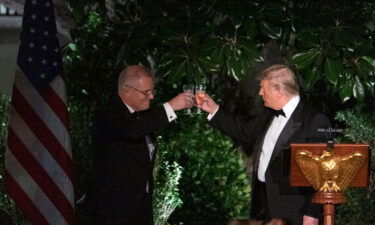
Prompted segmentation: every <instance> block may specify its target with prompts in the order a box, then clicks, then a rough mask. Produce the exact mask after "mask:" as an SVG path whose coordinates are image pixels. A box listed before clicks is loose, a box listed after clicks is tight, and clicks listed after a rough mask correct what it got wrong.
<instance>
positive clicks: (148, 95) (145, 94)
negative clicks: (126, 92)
mask: <svg viewBox="0 0 375 225" xmlns="http://www.w3.org/2000/svg"><path fill="white" fill-rule="evenodd" d="M125 86H127V87H130V88H133V89H134V90H136V91H138V92H140V93H142V94H143V95H144V96H146V98H149V97H150V95H155V91H154V90H147V91H141V90H139V89H138V88H135V87H133V86H130V85H127V84H125Z"/></svg>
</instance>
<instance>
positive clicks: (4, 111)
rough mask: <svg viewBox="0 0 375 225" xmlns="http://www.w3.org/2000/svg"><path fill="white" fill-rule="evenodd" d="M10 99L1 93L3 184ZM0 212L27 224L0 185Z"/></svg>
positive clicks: (0, 170) (0, 173)
mask: <svg viewBox="0 0 375 225" xmlns="http://www.w3.org/2000/svg"><path fill="white" fill-rule="evenodd" d="M9 106H10V99H9V97H8V96H6V95H2V94H1V93H0V182H1V183H3V179H4V170H5V165H4V162H5V150H6V148H5V146H6V137H7V130H8V118H9ZM0 210H1V211H3V212H5V213H6V214H8V215H9V216H10V217H11V218H12V219H13V221H14V222H15V223H16V224H18V225H22V224H26V223H27V222H26V221H25V219H24V217H23V215H22V213H21V212H20V211H18V210H17V208H16V206H15V204H14V202H13V200H12V199H11V198H10V197H9V196H8V194H7V192H6V191H5V188H4V185H0Z"/></svg>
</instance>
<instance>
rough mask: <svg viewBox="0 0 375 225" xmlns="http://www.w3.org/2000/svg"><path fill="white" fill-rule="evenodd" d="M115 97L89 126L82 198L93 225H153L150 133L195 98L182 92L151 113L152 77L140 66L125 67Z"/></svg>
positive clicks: (152, 152)
mask: <svg viewBox="0 0 375 225" xmlns="http://www.w3.org/2000/svg"><path fill="white" fill-rule="evenodd" d="M117 93H118V96H117V97H116V99H114V102H113V103H110V104H109V105H108V107H106V108H104V109H103V110H101V111H102V112H101V113H99V114H98V116H97V117H96V119H95V123H94V173H93V175H94V176H93V177H92V183H91V185H90V191H89V193H88V198H87V202H86V203H87V206H88V208H89V220H90V224H92V225H153V224H154V223H153V209H152V191H153V180H152V171H153V166H154V162H155V147H154V142H153V139H154V138H153V132H154V131H155V130H157V129H159V128H162V127H164V126H166V125H167V124H168V123H169V122H171V121H173V120H175V119H176V118H177V116H176V114H175V111H177V110H181V109H185V108H191V107H192V106H193V104H194V100H193V99H194V96H193V94H191V93H181V94H179V95H177V96H176V97H174V98H173V99H171V100H170V101H168V102H166V103H164V104H163V105H162V106H160V107H156V108H153V109H150V101H151V100H152V99H153V98H154V76H153V74H152V73H151V72H150V71H149V70H148V69H147V68H145V67H144V66H140V65H132V66H128V67H127V68H125V69H124V70H123V71H122V72H121V74H120V76H119V79H118V92H117Z"/></svg>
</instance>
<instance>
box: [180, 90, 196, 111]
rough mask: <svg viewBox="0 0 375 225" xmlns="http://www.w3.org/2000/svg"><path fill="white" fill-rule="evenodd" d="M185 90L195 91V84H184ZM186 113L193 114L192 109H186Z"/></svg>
mask: <svg viewBox="0 0 375 225" xmlns="http://www.w3.org/2000/svg"><path fill="white" fill-rule="evenodd" d="M183 91H184V93H192V94H193V93H194V85H191V84H185V85H184V86H183ZM184 114H185V115H191V109H189V108H188V109H185V112H184Z"/></svg>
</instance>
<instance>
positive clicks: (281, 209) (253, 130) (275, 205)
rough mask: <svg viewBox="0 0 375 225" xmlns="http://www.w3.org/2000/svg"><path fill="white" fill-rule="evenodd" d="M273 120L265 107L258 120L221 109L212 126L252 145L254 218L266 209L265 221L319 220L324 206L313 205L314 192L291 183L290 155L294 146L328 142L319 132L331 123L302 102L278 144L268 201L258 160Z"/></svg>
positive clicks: (296, 224) (297, 222)
mask: <svg viewBox="0 0 375 225" xmlns="http://www.w3.org/2000/svg"><path fill="white" fill-rule="evenodd" d="M273 118H274V115H273V113H272V111H271V110H270V109H269V108H266V107H264V109H263V110H262V112H261V113H260V114H259V115H258V116H257V117H255V118H252V119H250V120H248V121H245V120H243V119H242V118H240V117H234V116H231V115H229V114H228V113H226V112H225V111H224V110H222V109H221V108H220V109H219V110H218V112H217V113H216V114H215V116H214V117H213V118H212V120H211V121H210V124H211V125H212V126H213V127H214V128H217V129H219V130H221V131H222V132H223V133H224V134H226V135H228V136H230V137H232V138H234V139H237V140H238V141H241V142H244V143H250V144H251V145H252V147H251V150H252V155H253V177H252V201H251V216H252V217H257V215H258V214H260V213H261V212H260V211H262V210H263V213H265V215H266V219H268V218H276V217H278V218H286V219H288V220H290V221H291V222H293V224H294V225H300V224H302V216H303V215H309V216H313V217H316V218H320V216H321V207H320V206H319V205H317V204H313V203H311V197H312V194H313V193H314V190H313V189H312V188H310V187H291V186H290V184H289V163H290V159H289V154H290V153H289V152H290V144H291V143H319V142H326V141H327V138H326V135H325V134H324V133H321V132H318V131H317V129H318V128H327V127H329V126H330V122H329V120H328V118H327V117H326V116H324V115H323V114H321V113H318V112H317V111H316V110H314V109H313V108H312V107H310V106H308V105H307V104H305V103H304V102H303V101H302V99H301V100H300V102H299V103H298V105H297V107H296V109H295V110H294V112H293V113H292V115H291V117H290V118H289V120H288V122H287V123H286V125H285V127H284V129H283V130H282V132H281V134H280V136H279V138H278V140H277V142H276V144H275V147H274V150H273V153H272V155H271V159H270V162H269V165H268V168H267V170H266V173H265V179H266V182H265V189H266V199H263V200H260V199H259V196H261V190H260V183H259V181H258V165H259V158H260V153H261V151H262V145H263V140H264V137H265V135H266V133H267V130H268V128H269V126H270V125H271V122H272V120H273ZM288 150H289V151H288ZM264 207H266V210H265V211H266V212H264Z"/></svg>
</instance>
